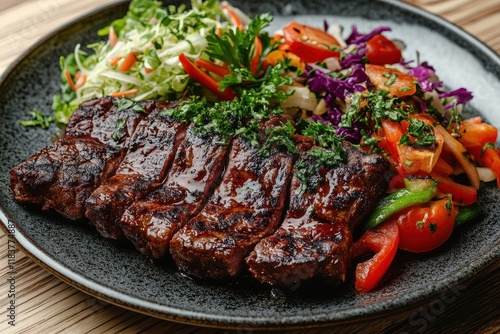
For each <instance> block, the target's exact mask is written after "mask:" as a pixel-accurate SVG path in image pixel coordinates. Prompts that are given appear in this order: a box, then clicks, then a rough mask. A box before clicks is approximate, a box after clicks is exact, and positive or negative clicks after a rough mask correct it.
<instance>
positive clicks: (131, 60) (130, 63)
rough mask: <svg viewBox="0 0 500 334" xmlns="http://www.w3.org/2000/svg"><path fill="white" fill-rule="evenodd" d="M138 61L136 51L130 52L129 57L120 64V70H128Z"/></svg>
mask: <svg viewBox="0 0 500 334" xmlns="http://www.w3.org/2000/svg"><path fill="white" fill-rule="evenodd" d="M136 62H137V58H136V56H135V53H133V52H130V53H129V54H128V56H127V57H125V59H124V60H123V61H122V63H121V64H120V66H118V70H119V71H122V72H128V71H130V69H131V68H132V66H134V64H135V63H136Z"/></svg>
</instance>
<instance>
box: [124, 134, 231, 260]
mask: <svg viewBox="0 0 500 334" xmlns="http://www.w3.org/2000/svg"><path fill="white" fill-rule="evenodd" d="M221 141H222V138H221V137H220V136H211V137H208V138H200V137H198V136H197V135H196V134H195V132H194V128H193V126H191V127H190V128H189V129H188V131H187V135H186V138H185V140H184V141H183V142H182V144H181V145H180V146H179V149H178V150H177V154H176V157H175V160H174V163H173V167H172V170H171V171H170V173H169V176H168V179H167V180H166V181H165V183H164V184H163V185H162V186H161V187H160V188H158V189H156V190H154V191H153V192H151V193H149V194H148V195H147V196H146V197H145V198H143V199H142V200H139V201H137V202H136V203H134V204H133V205H132V206H131V207H129V208H128V209H127V210H126V211H125V213H124V214H123V216H122V217H121V220H120V221H119V225H120V227H121V228H122V230H123V232H124V234H125V236H126V237H127V238H128V239H129V240H130V241H132V242H133V243H134V245H135V246H136V248H137V249H138V250H139V251H140V252H141V253H143V254H144V255H146V256H148V257H150V258H153V259H159V258H161V257H163V256H164V254H165V252H166V251H167V249H168V244H169V242H170V240H171V238H172V236H173V235H174V233H175V232H177V231H178V230H179V229H180V228H181V227H182V226H184V224H185V223H186V222H187V221H188V220H189V219H190V218H191V217H193V216H194V215H195V214H197V213H198V212H199V211H200V210H201V208H202V207H203V205H204V204H205V203H206V201H207V200H208V198H209V197H210V194H211V193H212V192H213V190H214V188H215V186H216V183H217V181H218V180H219V178H220V176H221V174H222V171H223V167H224V165H223V164H224V162H225V158H226V155H227V153H228V151H229V146H228V145H221Z"/></svg>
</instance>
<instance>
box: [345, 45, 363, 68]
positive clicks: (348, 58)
mask: <svg viewBox="0 0 500 334" xmlns="http://www.w3.org/2000/svg"><path fill="white" fill-rule="evenodd" d="M365 55H366V48H360V49H358V52H357V53H348V54H346V55H345V57H344V59H341V60H340V65H341V66H342V68H349V67H352V66H354V65H362V64H363V57H364V56H365Z"/></svg>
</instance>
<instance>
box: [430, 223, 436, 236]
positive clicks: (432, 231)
mask: <svg viewBox="0 0 500 334" xmlns="http://www.w3.org/2000/svg"><path fill="white" fill-rule="evenodd" d="M428 227H429V230H430V231H431V234H432V233H436V231H437V229H438V226H437V224H436V223H429V225H428Z"/></svg>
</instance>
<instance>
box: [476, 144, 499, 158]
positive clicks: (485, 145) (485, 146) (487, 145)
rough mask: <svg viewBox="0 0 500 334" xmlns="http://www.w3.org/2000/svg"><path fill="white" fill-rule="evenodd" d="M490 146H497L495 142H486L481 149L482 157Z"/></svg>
mask: <svg viewBox="0 0 500 334" xmlns="http://www.w3.org/2000/svg"><path fill="white" fill-rule="evenodd" d="M489 148H495V144H493V143H486V144H484V146H483V148H482V149H481V154H480V156H481V158H482V157H483V155H484V152H486V150H487V149H489Z"/></svg>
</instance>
